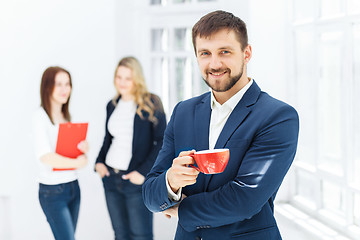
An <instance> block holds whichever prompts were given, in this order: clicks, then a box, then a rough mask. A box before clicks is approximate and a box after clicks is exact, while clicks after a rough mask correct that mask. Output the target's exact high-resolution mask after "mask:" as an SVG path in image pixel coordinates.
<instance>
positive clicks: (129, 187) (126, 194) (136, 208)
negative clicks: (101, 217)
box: [103, 169, 153, 240]
mask: <svg viewBox="0 0 360 240" xmlns="http://www.w3.org/2000/svg"><path fill="white" fill-rule="evenodd" d="M109 173H110V176H109V177H106V176H105V177H104V178H103V184H104V190H105V197H106V204H107V208H108V211H109V214H110V218H111V224H112V227H113V229H114V232H115V240H152V239H153V216H152V213H151V212H150V211H149V210H148V209H147V208H146V206H145V204H144V201H143V198H142V186H141V185H135V184H132V183H131V182H130V181H129V180H123V179H122V175H123V173H122V172H120V173H115V172H114V171H113V170H112V169H110V170H109Z"/></svg>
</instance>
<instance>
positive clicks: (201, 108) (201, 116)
mask: <svg viewBox="0 0 360 240" xmlns="http://www.w3.org/2000/svg"><path fill="white" fill-rule="evenodd" d="M210 117H211V108H210V94H207V95H206V96H205V97H204V98H203V100H202V101H201V102H200V103H199V104H198V105H196V107H195V124H194V125H195V126H194V131H195V143H196V146H195V147H196V149H195V150H197V151H200V150H206V149H209V127H210Z"/></svg>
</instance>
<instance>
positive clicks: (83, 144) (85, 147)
mask: <svg viewBox="0 0 360 240" xmlns="http://www.w3.org/2000/svg"><path fill="white" fill-rule="evenodd" d="M77 147H78V149H79V150H80V151H81V152H82V153H84V154H86V153H87V152H88V151H89V143H88V141H86V140H84V141H81V142H79V144H78V145H77Z"/></svg>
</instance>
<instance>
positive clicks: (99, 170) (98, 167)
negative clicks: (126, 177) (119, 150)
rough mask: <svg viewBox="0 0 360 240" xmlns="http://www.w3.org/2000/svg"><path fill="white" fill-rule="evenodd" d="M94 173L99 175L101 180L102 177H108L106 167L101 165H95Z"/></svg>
mask: <svg viewBox="0 0 360 240" xmlns="http://www.w3.org/2000/svg"><path fill="white" fill-rule="evenodd" d="M95 171H96V172H97V173H98V174H99V175H100V177H101V178H103V177H104V176H107V177H108V176H110V173H109V171H108V169H107V167H106V166H105V164H103V163H97V164H96V165H95Z"/></svg>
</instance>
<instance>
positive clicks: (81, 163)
mask: <svg viewBox="0 0 360 240" xmlns="http://www.w3.org/2000/svg"><path fill="white" fill-rule="evenodd" d="M76 163H77V167H76V168H82V167H85V166H86V164H87V163H88V159H87V156H86V155H85V154H82V155H80V156H78V157H77V158H76Z"/></svg>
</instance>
